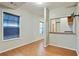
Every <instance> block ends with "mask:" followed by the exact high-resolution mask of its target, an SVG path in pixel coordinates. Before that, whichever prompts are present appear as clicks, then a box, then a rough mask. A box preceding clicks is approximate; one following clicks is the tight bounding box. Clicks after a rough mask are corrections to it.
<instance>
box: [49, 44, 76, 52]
mask: <svg viewBox="0 0 79 59" xmlns="http://www.w3.org/2000/svg"><path fill="white" fill-rule="evenodd" d="M49 45H52V46H57V47H61V48H65V49H69V50H73V51H76V49H72V48H68V47H63V46H60V45H57V44H51V43H50V44H49Z"/></svg>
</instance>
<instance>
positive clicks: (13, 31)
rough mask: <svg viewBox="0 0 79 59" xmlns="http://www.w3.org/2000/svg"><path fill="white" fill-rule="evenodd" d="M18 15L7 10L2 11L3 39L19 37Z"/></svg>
mask: <svg viewBox="0 0 79 59" xmlns="http://www.w3.org/2000/svg"><path fill="white" fill-rule="evenodd" d="M19 20H20V17H19V16H17V15H13V14H10V13H7V12H3V38H4V40H7V39H11V38H17V37H19V34H20V33H19V31H20V28H19Z"/></svg>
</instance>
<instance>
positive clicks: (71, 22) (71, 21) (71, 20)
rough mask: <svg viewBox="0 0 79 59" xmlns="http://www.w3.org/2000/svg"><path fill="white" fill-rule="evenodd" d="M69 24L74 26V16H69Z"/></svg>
mask: <svg viewBox="0 0 79 59" xmlns="http://www.w3.org/2000/svg"><path fill="white" fill-rule="evenodd" d="M68 24H69V25H73V17H72V16H68Z"/></svg>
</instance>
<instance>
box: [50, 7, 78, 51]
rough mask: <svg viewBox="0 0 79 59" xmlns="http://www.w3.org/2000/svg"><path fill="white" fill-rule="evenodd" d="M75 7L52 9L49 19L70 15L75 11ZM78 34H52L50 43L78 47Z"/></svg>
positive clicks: (73, 48) (72, 47)
mask: <svg viewBox="0 0 79 59" xmlns="http://www.w3.org/2000/svg"><path fill="white" fill-rule="evenodd" d="M75 9H76V8H75V7H73V8H57V9H52V10H50V12H49V13H50V14H49V17H50V18H49V19H52V18H57V17H65V16H69V15H71V14H72V13H73V11H75ZM76 40H77V39H76V35H75V34H50V35H49V44H55V45H56V46H61V47H63V48H67V49H72V50H75V49H76Z"/></svg>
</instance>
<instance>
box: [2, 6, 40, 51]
mask: <svg viewBox="0 0 79 59" xmlns="http://www.w3.org/2000/svg"><path fill="white" fill-rule="evenodd" d="M2 11H6V12H9V13H13V14H16V15H20V30H21V31H20V32H21V36H20V38H17V39H14V40H13V39H11V40H8V41H3V40H2V36H1V34H2V30H1V29H2ZM39 23H40V17H39V16H37V15H35V14H32V13H31V12H29V11H27V10H24V8H22V7H21V8H19V9H16V10H11V9H2V8H1V9H0V53H1V52H3V51H6V50H9V49H13V48H16V47H19V46H22V45H25V44H28V43H31V42H33V41H37V40H39V39H40V38H39V37H40V33H39Z"/></svg>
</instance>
